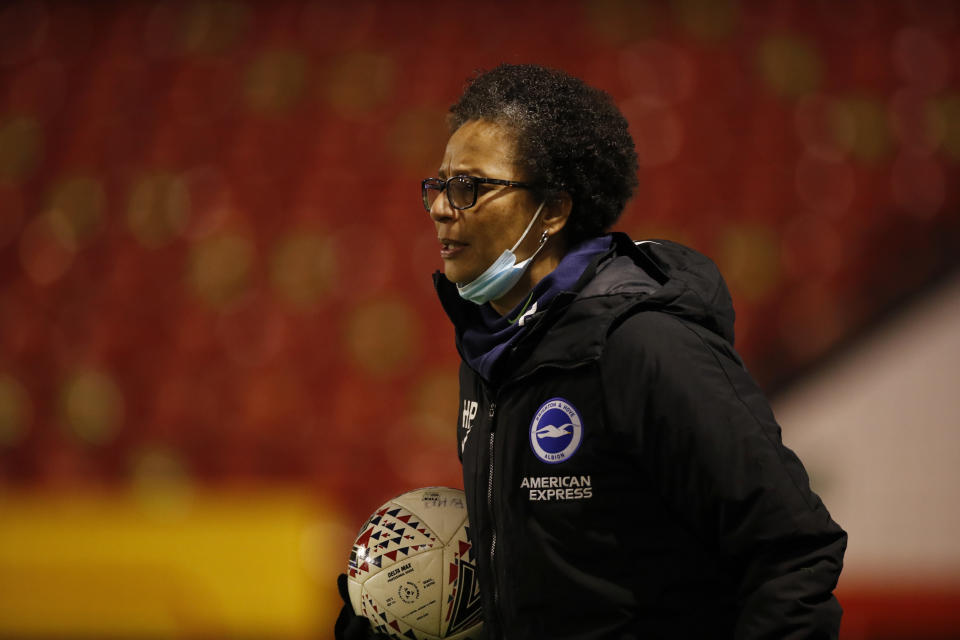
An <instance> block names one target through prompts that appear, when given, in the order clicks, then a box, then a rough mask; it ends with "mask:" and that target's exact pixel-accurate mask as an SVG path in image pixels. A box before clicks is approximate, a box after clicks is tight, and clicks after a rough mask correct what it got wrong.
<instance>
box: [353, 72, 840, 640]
mask: <svg viewBox="0 0 960 640" xmlns="http://www.w3.org/2000/svg"><path fill="white" fill-rule="evenodd" d="M451 130H452V134H451V136H450V140H449V142H448V143H447V148H446V152H445V154H444V157H443V160H442V161H441V164H440V169H439V175H438V177H437V178H431V179H427V180H424V182H423V185H422V191H423V200H424V206H425V207H426V208H427V210H428V212H429V214H430V217H431V218H432V220H433V223H434V225H435V227H436V229H437V236H438V239H439V241H440V254H441V258H442V259H443V265H444V274H443V275H440V274H436V275H435V276H434V280H435V284H436V287H437V292H438V295H439V297H440V301H441V303H442V305H443V307H444V309H445V311H446V312H447V314H448V315H449V316H450V318H451V320H452V321H453V324H454V327H455V329H456V339H457V347H458V350H459V352H460V354H461V357H462V365H461V369H460V396H461V398H460V403H461V408H462V411H461V412H460V422H459V425H458V433H457V441H458V446H459V453H460V458H461V461H462V463H463V479H464V488H465V491H466V495H467V500H468V511H469V517H470V522H471V535H472V538H473V540H474V543H475V544H476V545H477V546H478V547H479V548H480V549H481V550H482V552H481V553H480V555H479V559H478V570H479V579H480V585H481V591H482V599H483V608H484V620H485V628H486V630H487V633H488V634H489V636H490V637H491V638H509V639H511V640H512V639H514V638H516V639H521V638H523V639H527V638H529V639H534V638H536V639H543V638H551V639H560V638H578V639H581V638H598V639H599V638H617V639H623V638H673V639H676V638H698V639H702V638H778V639H786V638H833V637H836V636H837V634H838V628H839V622H840V615H841V609H840V606H839V604H838V603H837V601H836V599H835V598H834V597H833V595H832V591H833V589H834V587H835V586H836V583H837V579H838V576H839V573H840V569H841V566H842V557H843V552H844V549H845V546H846V534H845V533H844V532H843V530H842V529H841V528H840V527H839V526H837V524H836V523H834V522H833V520H831V518H830V516H829V514H828V512H827V510H826V508H825V507H824V506H823V504H822V502H821V501H820V499H819V498H818V497H817V496H816V495H815V494H814V493H813V492H812V491H811V490H810V488H809V484H808V481H807V476H806V474H805V472H804V470H803V467H802V465H801V464H800V461H799V460H798V459H797V458H796V456H795V455H794V454H793V453H792V452H791V451H790V450H789V449H787V448H786V447H784V446H783V444H782V442H781V439H780V429H779V426H778V425H777V424H776V422H775V420H774V417H773V415H772V413H771V411H770V409H769V407H768V405H767V402H766V401H765V399H764V398H763V396H762V394H761V392H760V391H759V389H758V388H757V386H756V384H755V383H754V382H753V381H752V379H751V378H750V376H749V374H748V373H747V372H746V370H745V369H744V367H743V365H742V363H741V361H740V359H739V357H738V356H737V354H736V353H735V351H734V350H733V346H732V344H733V309H732V305H731V301H730V296H729V293H728V292H727V288H726V285H725V284H724V282H723V279H722V278H721V277H720V275H719V273H718V272H717V270H716V268H715V266H714V265H713V263H712V262H710V261H709V260H708V259H706V258H705V257H703V256H701V255H699V254H697V253H695V252H693V251H692V250H690V249H687V248H684V247H681V246H679V245H676V244H673V243H670V242H667V241H654V242H646V243H637V244H635V243H634V242H632V241H631V240H630V239H629V238H627V237H626V236H625V235H623V234H618V233H614V234H610V233H607V230H608V229H609V228H610V227H611V226H612V224H613V223H614V222H615V221H616V219H617V217H618V216H619V215H620V213H621V211H622V210H623V207H624V205H625V203H626V201H627V200H628V198H629V197H630V195H631V194H632V191H633V188H634V186H635V184H636V177H635V175H636V156H635V153H634V148H633V142H632V140H631V138H630V135H629V133H628V131H627V123H626V121H625V120H624V118H623V116H622V115H621V114H620V112H619V111H618V110H617V108H616V107H615V105H614V104H613V103H612V101H611V100H610V99H609V97H608V96H607V95H606V94H604V93H602V92H600V91H598V90H596V89H593V88H591V87H588V86H587V85H585V84H584V83H582V82H581V81H579V80H577V79H575V78H572V77H570V76H568V75H566V74H564V73H562V72H558V71H553V70H548V69H544V68H541V67H536V66H530V65H520V66H512V65H501V66H500V67H497V68H496V69H494V70H492V71H489V72H486V73H483V74H480V75H479V76H477V77H476V78H475V79H474V80H473V81H472V83H471V84H470V85H469V86H468V87H467V89H466V91H465V93H464V95H463V96H462V97H461V99H460V101H459V102H458V103H457V104H455V105H454V106H453V107H452V108H451ZM345 615H348V614H345Z"/></svg>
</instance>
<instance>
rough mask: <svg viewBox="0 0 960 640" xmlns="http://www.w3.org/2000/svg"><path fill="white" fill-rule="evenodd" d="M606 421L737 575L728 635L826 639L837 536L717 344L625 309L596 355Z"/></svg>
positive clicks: (766, 410) (675, 322) (765, 409)
mask: <svg viewBox="0 0 960 640" xmlns="http://www.w3.org/2000/svg"><path fill="white" fill-rule="evenodd" d="M601 375H602V376H603V379H604V385H605V391H604V393H605V394H606V396H607V398H606V400H607V402H606V405H607V412H608V420H610V422H611V424H612V425H614V428H615V429H622V430H623V431H624V433H625V435H626V437H627V438H629V439H630V442H631V446H632V448H633V450H634V451H635V452H636V455H637V456H639V461H638V462H639V468H640V473H643V474H646V475H647V476H649V480H650V481H651V482H652V483H653V484H654V486H655V488H656V490H657V491H658V492H659V493H660V495H661V498H662V499H663V500H664V501H665V502H666V504H667V505H668V507H669V508H670V509H671V510H672V512H673V513H675V514H676V515H677V517H679V518H681V519H683V520H684V521H685V524H686V525H687V526H688V527H689V528H691V529H692V530H693V531H694V533H695V535H696V536H697V537H698V538H699V539H700V540H701V541H702V542H703V544H704V545H706V546H707V547H708V548H715V549H716V550H717V552H718V553H720V554H723V556H724V557H723V560H724V564H725V565H727V566H730V567H733V568H734V570H733V571H732V575H733V576H735V577H734V580H735V582H736V583H737V584H736V591H737V594H736V602H737V608H738V611H737V612H736V620H737V621H736V626H735V637H736V638H737V639H738V640H748V639H751V640H752V639H760V638H769V639H773V638H777V639H779V640H787V639H796V640H799V639H801V638H803V639H805V640H807V639H811V638H836V637H837V635H838V632H839V625H840V616H841V608H840V605H839V603H838V602H837V600H836V598H835V597H834V596H833V589H834V588H835V587H836V584H837V580H838V578H839V574H840V570H841V567H842V560H843V553H844V550H845V548H846V542H847V536H846V533H845V532H844V531H843V530H842V529H841V528H840V527H839V526H838V525H837V524H836V523H835V522H834V521H833V520H832V519H831V518H830V515H829V513H828V512H827V509H826V507H825V506H824V505H823V503H822V502H821V501H820V499H819V497H818V496H817V495H816V494H815V493H813V492H812V491H811V489H810V486H809V482H808V478H807V475H806V472H805V471H804V468H803V465H802V464H801V463H800V460H799V459H798V458H797V457H796V455H794V453H793V452H792V451H790V450H789V449H788V448H787V447H785V446H784V445H783V443H782V441H781V435H780V427H779V426H778V425H777V423H776V421H775V419H774V416H773V413H772V411H771V409H770V407H769V405H768V403H767V401H766V399H765V398H764V397H763V395H762V393H761V392H760V390H759V389H758V387H757V385H756V384H755V383H754V382H753V380H752V379H751V378H750V376H749V374H747V372H746V371H745V370H744V368H743V367H742V365H741V364H740V363H739V359H738V358H737V356H736V355H735V354H734V353H733V350H732V347H730V346H729V345H728V344H727V343H726V342H725V341H723V340H722V339H720V338H719V337H717V336H715V335H714V334H712V333H710V332H709V331H707V330H705V329H703V328H702V327H698V326H696V325H692V324H688V323H686V322H684V321H682V320H680V319H678V318H675V317H673V316H669V315H666V314H663V313H658V312H641V313H638V314H636V315H633V316H630V317H629V318H628V319H627V320H626V321H624V322H623V323H622V324H621V325H620V326H619V327H617V328H616V329H615V330H614V331H613V332H612V333H611V335H610V337H609V341H608V343H607V349H606V351H605V354H604V356H603V359H602V360H601Z"/></svg>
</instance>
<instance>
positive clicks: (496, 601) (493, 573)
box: [487, 402, 501, 637]
mask: <svg viewBox="0 0 960 640" xmlns="http://www.w3.org/2000/svg"><path fill="white" fill-rule="evenodd" d="M496 413H497V403H496V402H491V403H490V410H489V412H488V414H487V417H488V418H489V420H490V451H489V456H488V458H487V516H488V517H489V518H490V577H491V579H492V580H493V616H492V618H493V619H494V620H495V621H496V623H497V625H496V626H498V627H499V626H501V625H500V613H499V612H500V589H499V585H498V584H497V582H498V580H499V574H498V572H497V569H496V564H495V562H494V560H495V556H496V553H497V519H496V516H495V514H494V508H493V449H494V443H495V439H496V430H495V429H494V426H493V419H494V417H495V416H496ZM491 631H493V630H491ZM496 631H497V632H499V629H496ZM490 637H499V636H497V635H492V634H491V636H490Z"/></svg>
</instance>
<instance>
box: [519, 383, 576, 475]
mask: <svg viewBox="0 0 960 640" xmlns="http://www.w3.org/2000/svg"><path fill="white" fill-rule="evenodd" d="M582 439H583V424H582V422H581V420H580V413H579V412H578V411H577V409H576V407H574V406H573V405H572V404H570V403H569V402H567V401H566V400H564V399H563V398H551V399H549V400H547V401H546V402H544V403H543V404H542V405H540V408H539V409H537V413H536V415H534V416H533V421H532V422H531V423H530V448H531V449H533V453H534V454H535V455H536V456H537V457H538V458H540V459H541V460H543V461H544V462H546V463H548V464H557V463H559V462H564V461H565V460H569V459H570V458H571V457H572V456H573V454H574V453H576V452H577V449H578V448H579V447H580V441H581V440H582Z"/></svg>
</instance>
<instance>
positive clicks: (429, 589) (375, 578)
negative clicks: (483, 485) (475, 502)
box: [347, 487, 483, 640]
mask: <svg viewBox="0 0 960 640" xmlns="http://www.w3.org/2000/svg"><path fill="white" fill-rule="evenodd" d="M474 558H475V550H474V548H473V544H472V543H471V542H470V524H469V523H468V522H467V504H466V499H465V498H464V495H463V491H460V490H459V489H449V488H447V487H427V488H424V489H416V490H414V491H410V492H408V493H405V494H403V495H401V496H397V497H396V498H394V499H393V500H390V501H389V502H387V503H386V504H384V505H383V506H381V507H380V508H379V509H377V510H376V511H374V513H373V515H372V516H370V519H369V520H367V522H366V523H365V524H364V525H363V527H362V528H361V529H360V534H359V535H358V536H357V540H356V542H354V544H353V550H352V551H351V552H350V562H349V563H348V565H347V586H348V589H349V592H350V602H351V604H352V605H353V610H354V612H355V613H356V614H357V615H361V616H365V617H367V618H368V619H369V620H370V624H371V625H372V626H373V628H374V630H375V631H377V632H378V633H383V634H386V635H388V636H390V637H391V638H398V639H404V640H405V639H410V640H439V639H440V638H448V639H451V640H477V639H478V638H480V637H481V635H482V629H483V618H482V616H481V610H480V590H479V588H478V585H477V570H476V562H475V560H474Z"/></svg>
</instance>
